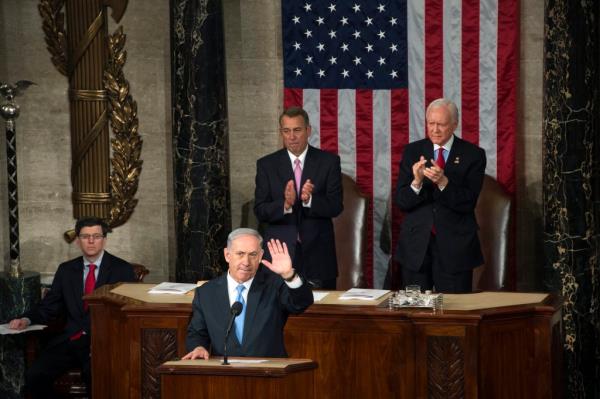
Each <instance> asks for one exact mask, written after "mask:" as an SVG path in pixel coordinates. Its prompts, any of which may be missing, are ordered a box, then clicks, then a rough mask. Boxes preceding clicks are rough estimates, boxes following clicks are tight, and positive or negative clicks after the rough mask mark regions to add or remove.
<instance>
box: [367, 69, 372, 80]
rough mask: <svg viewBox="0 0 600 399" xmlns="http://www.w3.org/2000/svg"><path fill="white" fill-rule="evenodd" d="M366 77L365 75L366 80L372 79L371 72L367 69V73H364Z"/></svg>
mask: <svg viewBox="0 0 600 399" xmlns="http://www.w3.org/2000/svg"><path fill="white" fill-rule="evenodd" d="M366 75H367V79H372V78H373V71H369V70H368V69H367V73H366Z"/></svg>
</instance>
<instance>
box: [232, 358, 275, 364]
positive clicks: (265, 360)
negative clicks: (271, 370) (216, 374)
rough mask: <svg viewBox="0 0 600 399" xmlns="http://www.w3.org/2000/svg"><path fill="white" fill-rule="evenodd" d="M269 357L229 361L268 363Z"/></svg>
mask: <svg viewBox="0 0 600 399" xmlns="http://www.w3.org/2000/svg"><path fill="white" fill-rule="evenodd" d="M267 362H268V360H267V359H229V363H232V364H233V363H244V364H256V363H267Z"/></svg>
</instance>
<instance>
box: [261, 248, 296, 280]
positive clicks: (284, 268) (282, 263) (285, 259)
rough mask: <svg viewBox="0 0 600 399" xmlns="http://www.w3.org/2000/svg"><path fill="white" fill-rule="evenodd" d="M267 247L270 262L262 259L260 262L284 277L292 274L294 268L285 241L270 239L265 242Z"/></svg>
mask: <svg viewBox="0 0 600 399" xmlns="http://www.w3.org/2000/svg"><path fill="white" fill-rule="evenodd" d="M267 248H268V249H269V253H270V254H271V262H269V261H268V260H265V259H263V260H262V264H263V265H265V266H266V267H268V268H269V269H271V271H272V272H273V273H277V274H279V275H280V276H281V277H283V278H284V279H285V278H289V277H291V276H292V275H293V274H294V270H293V268H292V258H290V254H289V252H288V248H287V245H286V243H285V242H284V243H281V241H279V240H275V239H271V240H269V242H267Z"/></svg>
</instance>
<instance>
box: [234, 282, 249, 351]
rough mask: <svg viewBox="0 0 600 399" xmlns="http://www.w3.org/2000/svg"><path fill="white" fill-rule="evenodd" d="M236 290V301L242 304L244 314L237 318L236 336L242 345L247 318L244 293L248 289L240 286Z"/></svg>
mask: <svg viewBox="0 0 600 399" xmlns="http://www.w3.org/2000/svg"><path fill="white" fill-rule="evenodd" d="M235 289H236V290H237V292H238V296H237V298H236V301H237V302H239V303H241V304H242V313H240V314H239V315H238V316H237V317H236V318H235V336H236V337H237V339H238V341H239V342H240V344H241V343H242V338H243V336H244V318H245V317H246V302H245V301H244V297H243V296H242V291H244V290H245V289H246V287H245V286H244V285H243V284H240V285H238V286H237V287H236V288H235Z"/></svg>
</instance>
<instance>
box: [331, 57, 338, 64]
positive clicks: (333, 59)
mask: <svg viewBox="0 0 600 399" xmlns="http://www.w3.org/2000/svg"><path fill="white" fill-rule="evenodd" d="M329 62H330V63H331V65H333V64H337V58H335V57H334V56H331V58H330V59H329Z"/></svg>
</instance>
